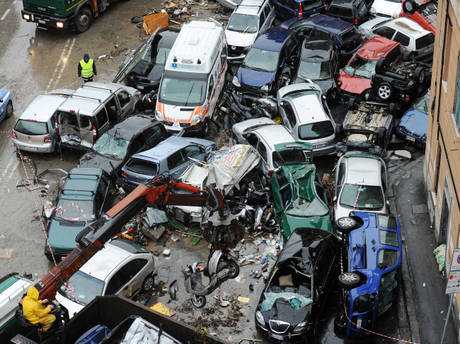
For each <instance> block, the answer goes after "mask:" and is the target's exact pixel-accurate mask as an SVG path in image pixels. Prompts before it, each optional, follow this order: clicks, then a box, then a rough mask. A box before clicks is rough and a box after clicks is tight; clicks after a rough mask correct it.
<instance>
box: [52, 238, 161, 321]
mask: <svg viewBox="0 0 460 344" xmlns="http://www.w3.org/2000/svg"><path fill="white" fill-rule="evenodd" d="M157 265H158V264H157V262H156V259H155V257H154V256H153V255H152V254H151V253H150V252H149V251H147V250H146V249H145V248H144V247H142V246H139V245H138V244H136V243H133V242H131V241H127V240H121V239H116V240H112V241H111V242H109V243H107V244H105V246H104V248H103V249H102V250H100V251H99V252H97V253H96V254H95V255H94V256H93V257H91V259H89V260H88V261H87V262H86V263H85V264H84V265H83V266H82V267H81V268H80V270H78V271H77V272H76V273H74V274H73V275H72V277H70V279H69V281H68V282H67V283H65V284H64V285H63V286H62V287H61V289H60V290H59V291H58V293H57V294H56V300H57V301H58V302H59V303H60V304H61V305H62V306H64V307H65V308H66V309H67V310H68V311H69V316H70V317H73V316H74V315H75V313H77V312H79V311H80V310H81V309H83V308H84V307H85V305H87V304H88V303H90V302H91V301H92V300H93V299H94V298H96V296H104V295H120V296H124V297H131V296H133V295H134V294H135V293H136V292H138V291H139V290H143V291H151V290H152V289H153V287H154V275H155V274H156V272H157Z"/></svg>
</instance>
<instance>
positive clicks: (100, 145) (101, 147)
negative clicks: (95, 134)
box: [93, 132, 129, 160]
mask: <svg viewBox="0 0 460 344" xmlns="http://www.w3.org/2000/svg"><path fill="white" fill-rule="evenodd" d="M112 134H115V135H112ZM116 134H117V133H116V132H115V133H105V134H104V135H102V136H101V137H100V138H99V140H97V141H96V143H95V144H94V147H93V149H94V150H95V151H96V152H97V153H99V154H101V155H104V156H106V157H109V158H114V159H118V160H123V159H124V158H125V156H126V152H127V150H128V145H129V141H127V140H125V139H124V138H121V137H117V135H116Z"/></svg>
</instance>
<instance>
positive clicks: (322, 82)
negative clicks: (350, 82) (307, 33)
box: [294, 37, 339, 95]
mask: <svg viewBox="0 0 460 344" xmlns="http://www.w3.org/2000/svg"><path fill="white" fill-rule="evenodd" d="M338 68H339V63H338V59H337V54H336V52H335V49H334V42H332V41H330V40H317V41H311V40H310V37H306V38H305V39H304V41H303V43H302V49H301V53H300V60H299V63H298V65H297V67H296V73H295V76H294V83H302V82H308V80H311V81H313V82H314V83H315V84H317V85H318V86H319V87H320V88H321V91H322V92H323V94H325V95H328V94H329V93H330V92H331V91H332V90H333V89H334V88H335V76H336V75H337V72H338Z"/></svg>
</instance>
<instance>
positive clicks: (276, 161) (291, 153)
mask: <svg viewBox="0 0 460 344" xmlns="http://www.w3.org/2000/svg"><path fill="white" fill-rule="evenodd" d="M272 159H273V166H274V167H275V168H278V167H280V166H283V165H289V164H304V163H307V162H308V160H307V157H306V156H305V153H304V152H303V151H302V150H300V149H285V150H281V151H274V152H273V154H272Z"/></svg>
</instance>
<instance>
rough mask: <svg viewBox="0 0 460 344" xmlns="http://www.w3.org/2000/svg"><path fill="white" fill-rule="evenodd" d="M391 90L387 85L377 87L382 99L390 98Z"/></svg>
mask: <svg viewBox="0 0 460 344" xmlns="http://www.w3.org/2000/svg"><path fill="white" fill-rule="evenodd" d="M390 94H391V90H390V87H389V86H388V85H382V86H380V87H379V97H380V98H382V99H388V98H390Z"/></svg>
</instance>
